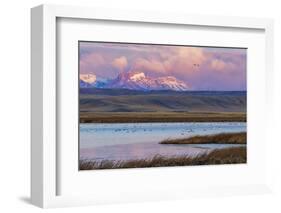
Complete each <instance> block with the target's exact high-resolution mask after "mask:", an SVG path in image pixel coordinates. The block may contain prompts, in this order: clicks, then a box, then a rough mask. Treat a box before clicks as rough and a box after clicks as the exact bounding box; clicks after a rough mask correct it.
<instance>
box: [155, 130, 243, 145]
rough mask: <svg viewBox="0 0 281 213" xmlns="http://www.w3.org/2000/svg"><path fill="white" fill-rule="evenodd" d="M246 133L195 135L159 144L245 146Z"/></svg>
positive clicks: (167, 140)
mask: <svg viewBox="0 0 281 213" xmlns="http://www.w3.org/2000/svg"><path fill="white" fill-rule="evenodd" d="M246 140H247V133H246V132H237V133H220V134H214V135H197V136H192V137H188V138H181V139H166V140H163V141H161V142H160V144H246Z"/></svg>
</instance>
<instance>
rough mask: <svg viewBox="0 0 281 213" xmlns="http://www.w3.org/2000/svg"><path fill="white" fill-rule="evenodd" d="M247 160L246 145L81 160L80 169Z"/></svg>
mask: <svg viewBox="0 0 281 213" xmlns="http://www.w3.org/2000/svg"><path fill="white" fill-rule="evenodd" d="M246 162H247V152H246V147H231V148H225V149H215V150H213V151H210V152H207V153H205V154H202V155H198V156H196V157H190V156H175V157H165V156H161V155H156V156H154V157H153V158H148V159H136V160H120V161H112V160H102V161H87V160H80V162H79V168H80V170H92V169H121V168H144V167H168V166H196V165H214V164H242V163H246Z"/></svg>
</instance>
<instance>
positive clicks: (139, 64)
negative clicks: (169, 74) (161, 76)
mask: <svg viewBox="0 0 281 213" xmlns="http://www.w3.org/2000/svg"><path fill="white" fill-rule="evenodd" d="M132 69H133V70H140V71H150V72H157V73H161V72H162V73H165V72H166V69H165V67H164V65H163V63H162V62H161V61H158V60H155V59H144V58H138V59H136V61H135V62H134V65H133V68H132Z"/></svg>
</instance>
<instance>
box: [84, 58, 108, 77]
mask: <svg viewBox="0 0 281 213" xmlns="http://www.w3.org/2000/svg"><path fill="white" fill-rule="evenodd" d="M105 64H106V60H105V59H104V57H103V56H102V55H101V54H98V53H91V54H87V55H85V56H83V58H82V59H81V60H80V71H81V73H93V72H95V71H96V70H97V69H98V68H99V67H100V66H102V65H105Z"/></svg>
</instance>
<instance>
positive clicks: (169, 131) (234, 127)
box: [80, 122, 246, 160]
mask: <svg viewBox="0 0 281 213" xmlns="http://www.w3.org/2000/svg"><path fill="white" fill-rule="evenodd" d="M242 131H246V123H245V122H215V123H214V122H212V123H211V122H210V123H206V122H204V123H202V122H187V123H114V124H80V159H93V160H105V159H106V160H127V159H141V158H151V157H153V156H155V155H164V156H178V155H190V156H194V155H198V154H201V153H204V152H207V151H210V150H212V149H217V148H225V147H230V146H233V145H225V144H211V145H210V144H204V145H199V144H196V145H163V144H159V142H160V141H162V140H165V139H168V138H169V139H174V138H185V137H190V136H194V135H208V134H216V133H223V132H242ZM238 146H241V145H238Z"/></svg>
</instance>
